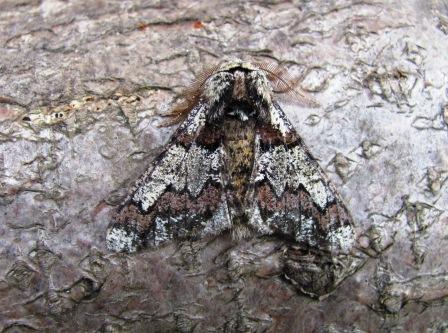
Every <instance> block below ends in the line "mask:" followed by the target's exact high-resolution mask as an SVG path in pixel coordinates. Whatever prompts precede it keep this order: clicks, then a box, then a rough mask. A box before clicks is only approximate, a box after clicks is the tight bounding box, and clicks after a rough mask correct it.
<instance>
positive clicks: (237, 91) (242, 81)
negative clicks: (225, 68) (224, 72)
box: [232, 70, 248, 101]
mask: <svg viewBox="0 0 448 333" xmlns="http://www.w3.org/2000/svg"><path fill="white" fill-rule="evenodd" d="M233 78H234V82H233V92H232V98H233V99H234V100H236V101H244V100H247V98H248V96H247V90H246V76H245V74H244V72H242V71H240V70H236V71H235V72H234V73H233Z"/></svg>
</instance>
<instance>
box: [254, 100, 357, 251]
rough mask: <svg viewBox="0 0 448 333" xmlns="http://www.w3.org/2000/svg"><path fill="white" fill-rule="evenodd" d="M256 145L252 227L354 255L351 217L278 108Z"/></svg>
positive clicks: (315, 246) (258, 133)
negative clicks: (352, 250) (350, 252)
mask: <svg viewBox="0 0 448 333" xmlns="http://www.w3.org/2000/svg"><path fill="white" fill-rule="evenodd" d="M256 141H257V143H256V146H257V154H256V155H257V158H256V163H255V166H254V174H253V178H252V179H253V180H252V182H253V184H252V188H253V191H252V194H251V195H252V200H253V202H252V205H251V214H250V215H251V218H250V221H249V223H250V224H251V225H252V227H253V228H254V229H256V230H257V231H258V232H260V233H262V234H281V235H283V236H286V237H288V238H290V239H291V240H293V241H295V242H297V243H298V244H300V245H304V246H307V247H311V248H317V249H323V250H327V251H330V252H348V251H350V249H351V247H352V245H353V242H354V237H355V236H354V229H353V222H352V219H351V217H350V214H349V213H348V211H347V209H346V207H345V205H344V204H343V202H342V200H341V198H340V196H339V195H338V193H337V191H336V190H335V188H334V187H333V186H332V184H331V182H330V181H329V179H328V177H327V176H326V175H325V174H324V172H323V171H322V169H321V168H320V166H319V165H318V163H317V161H316V160H315V159H314V158H313V157H312V155H311V154H310V153H309V151H308V149H307V148H306V146H305V145H304V144H303V142H302V140H301V139H300V137H299V136H298V134H297V132H296V131H295V129H294V128H293V126H292V125H291V123H290V122H289V120H288V119H287V117H286V115H285V113H284V112H283V111H282V109H281V107H280V106H279V105H278V104H277V103H275V102H273V103H272V106H271V108H270V121H269V123H267V124H265V125H263V126H260V127H259V129H258V131H257V140H256Z"/></svg>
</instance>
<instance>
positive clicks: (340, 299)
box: [0, 0, 448, 333]
mask: <svg viewBox="0 0 448 333" xmlns="http://www.w3.org/2000/svg"><path fill="white" fill-rule="evenodd" d="M447 15H448V5H447V4H446V3H445V2H443V1H441V0H440V1H435V0H433V1H425V0H421V1H417V0H414V1H405V0H402V1H385V0H383V1H375V2H373V1H348V0H340V1H337V0H334V1H330V0H327V1H325V0H319V1H305V0H303V1H292V2H290V1H248V2H243V1H241V2H240V1H203V2H196V1H144V0H141V1H102V0H98V1H88V0H78V1H58V0H41V1H39V0H35V1H33V0H9V1H8V0H3V1H1V2H0V45H1V53H0V74H1V75H0V220H1V223H0V251H1V252H0V253H1V255H0V331H1V332H34V331H48V332H56V331H61V332H177V331H179V332H214V331H217V332H335V333H336V332H447V330H448V304H447V299H448V298H447V297H448V260H447V258H446V248H447V246H448V228H447V222H448V219H447V214H446V211H445V207H447V204H448V194H447V191H446V187H447V185H446V179H447V177H448V136H447V134H448V132H447V128H448V127H447V124H448V102H447V101H448V84H447V75H448V56H447V55H448V42H447V38H448V36H447V33H448V16H447ZM229 56H237V57H245V58H248V57H249V58H250V57H256V58H257V59H258V60H263V59H267V60H270V61H274V62H278V63H283V64H284V66H285V67H286V68H288V69H289V70H290V71H291V73H292V74H293V75H295V76H297V77H300V78H301V79H302V83H301V86H302V87H303V88H304V89H305V90H307V91H308V92H310V94H312V95H313V96H314V97H315V98H316V99H317V100H318V101H319V102H320V103H321V105H322V107H321V108H317V109H309V108H304V107H300V106H295V105H290V106H288V107H286V111H287V113H288V115H289V117H290V118H291V120H292V121H293V123H294V124H295V126H296V128H297V129H298V131H299V133H300V134H301V136H302V138H303V139H304V141H305V142H306V143H307V145H308V146H309V148H310V150H311V151H312V153H313V154H314V155H315V156H316V157H317V158H319V160H320V164H321V166H322V167H323V168H324V169H325V170H326V172H327V174H328V175H329V176H330V177H331V178H332V179H333V181H334V183H335V185H336V187H337V188H338V190H339V191H340V193H341V195H342V196H343V198H344V200H345V202H346V204H347V206H348V208H349V210H350V212H351V214H352V215H353V217H354V219H355V221H356V223H357V227H358V228H359V233H360V238H359V246H360V248H362V252H363V253H364V255H365V263H364V265H363V266H362V267H361V268H360V269H359V270H358V271H357V272H356V273H355V274H353V275H351V276H349V277H348V278H347V279H346V280H345V281H344V282H343V283H342V284H341V286H340V287H339V288H337V289H336V290H335V291H334V292H333V293H332V294H330V295H329V296H328V297H326V298H324V299H321V300H314V299H311V298H309V297H307V296H304V295H302V294H300V293H299V292H297V290H296V289H295V288H294V286H293V285H292V284H291V283H290V282H289V281H287V280H286V279H284V278H283V276H282V274H281V269H280V268H279V265H280V261H279V256H280V255H281V251H280V250H279V249H281V246H282V241H281V240H278V239H267V238H264V239H253V240H245V241H241V242H236V241H232V240H231V238H230V237H229V236H228V235H222V236H220V237H217V238H216V239H214V240H212V241H208V242H196V243H183V244H171V245H168V246H165V247H163V248H161V249H158V250H154V251H143V252H141V253H138V254H135V255H124V254H111V253H109V252H108V251H107V250H106V248H105V230H106V227H107V224H108V216H109V214H110V213H111V211H112V210H113V209H114V206H116V205H117V204H118V203H119V202H120V201H121V200H122V198H123V197H124V196H125V194H126V191H127V189H128V188H129V186H130V185H132V183H133V181H134V180H135V179H136V177H138V176H139V175H140V174H141V173H142V172H143V171H144V170H145V168H146V167H147V166H148V164H149V163H150V161H151V160H152V158H154V156H155V154H156V152H157V151H158V149H160V147H162V146H163V144H164V143H165V142H166V140H167V139H168V137H169V135H170V134H171V133H172V131H173V129H174V128H159V127H158V126H157V125H158V124H160V121H161V117H160V115H163V113H164V112H166V111H167V110H168V109H169V108H170V106H172V104H173V103H174V102H175V100H176V97H178V96H179V91H180V88H181V87H182V86H185V85H187V84H188V82H189V81H190V80H191V79H193V77H194V74H195V73H197V72H198V71H200V70H201V69H202V66H203V65H207V64H211V63H216V62H217V61H218V60H219V59H221V58H223V57H229Z"/></svg>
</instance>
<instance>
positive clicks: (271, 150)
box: [106, 60, 354, 252]
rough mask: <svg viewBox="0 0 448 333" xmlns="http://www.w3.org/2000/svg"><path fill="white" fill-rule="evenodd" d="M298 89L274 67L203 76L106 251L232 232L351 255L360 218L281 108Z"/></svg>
mask: <svg viewBox="0 0 448 333" xmlns="http://www.w3.org/2000/svg"><path fill="white" fill-rule="evenodd" d="M293 90H294V89H293V88H292V84H291V81H290V80H288V79H285V76H284V75H283V74H282V73H281V72H280V71H278V70H277V69H274V68H273V67H272V66H271V65H264V64H259V63H250V62H245V61H242V60H235V61H230V62H223V63H221V64H219V65H217V66H215V67H214V68H212V69H210V70H209V71H206V72H205V73H204V74H202V75H201V76H200V77H199V78H198V80H197V81H196V83H195V84H194V85H193V88H192V89H191V90H189V91H187V93H186V95H185V98H186V104H185V105H183V106H182V105H181V106H180V107H178V108H177V109H175V111H174V113H173V114H174V115H175V116H176V117H177V118H178V119H182V123H181V124H180V126H179V127H178V129H177V130H176V131H175V133H174V135H173V136H172V137H171V139H170V141H169V143H168V144H167V145H166V147H165V149H164V150H163V152H162V153H161V154H160V155H159V156H158V157H157V158H156V159H155V160H154V161H153V163H152V165H151V166H150V167H149V169H148V170H147V171H146V172H145V173H144V174H143V176H142V177H141V178H140V179H139V180H138V181H137V183H136V185H135V187H134V189H133V190H132V191H131V193H130V195H129V196H128V197H127V199H126V200H125V201H124V203H123V204H122V205H121V206H120V207H119V209H118V210H117V212H116V213H115V215H114V217H113V218H112V221H111V223H110V225H109V227H108V231H107V236H106V242H107V247H108V248H109V249H110V250H111V251H116V252H135V251H137V250H139V249H142V248H145V247H154V246H159V245H161V244H163V243H164V242H167V241H169V240H173V239H175V240H185V239H188V240H197V239H200V238H202V237H207V236H210V235H218V234H220V233H223V232H225V231H230V232H231V233H232V236H233V237H234V238H236V239H242V238H246V237H251V236H261V235H273V236H278V237H282V238H284V239H286V240H288V241H291V242H294V243H297V244H298V245H301V246H306V247H312V248H314V249H322V250H325V251H348V250H349V249H350V247H351V246H352V243H353V238H354V231H353V222H352V219H351V217H350V215H349V213H348V211H347V209H346V207H345V206H344V204H343V202H342V200H341V198H340V196H339V195H338V193H337V192H336V191H335V189H334V187H333V186H332V185H331V184H330V181H329V179H328V178H327V177H326V175H325V174H324V173H323V171H322V170H321V168H320V167H319V165H318V163H317V161H316V160H315V159H314V158H313V157H312V155H311V154H310V152H309V151H308V149H307V147H306V146H305V145H304V143H303V141H302V139H301V138H300V137H299V135H298V134H297V132H296V131H295V129H294V128H293V126H292V125H291V123H290V121H289V120H288V118H287V117H286V115H285V113H284V112H283V110H282V108H281V107H280V105H279V104H278V102H277V100H276V99H275V96H277V95H279V94H282V93H287V92H290V91H293ZM298 93H299V94H300V92H298ZM299 97H300V98H302V99H305V98H306V97H305V96H304V95H299Z"/></svg>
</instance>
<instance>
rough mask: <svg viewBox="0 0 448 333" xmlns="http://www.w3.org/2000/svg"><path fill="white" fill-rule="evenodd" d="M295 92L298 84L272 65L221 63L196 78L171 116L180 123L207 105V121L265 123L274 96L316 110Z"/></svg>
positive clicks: (311, 102) (302, 95)
mask: <svg viewBox="0 0 448 333" xmlns="http://www.w3.org/2000/svg"><path fill="white" fill-rule="evenodd" d="M296 88H297V81H296V80H292V79H291V78H290V77H288V75H287V73H286V72H285V70H284V69H283V68H281V67H280V66H278V65H276V64H272V63H261V62H248V61H243V60H240V59H235V60H231V61H224V62H221V63H220V64H218V65H215V66H213V67H210V68H208V69H207V70H205V71H203V72H202V73H201V74H199V75H198V77H197V79H196V81H195V82H194V83H193V84H192V86H191V87H190V88H189V89H187V90H186V91H185V92H184V94H183V97H184V102H183V103H181V104H179V105H177V107H176V108H175V109H174V110H173V111H172V113H171V115H170V116H173V117H175V118H176V119H175V120H174V121H173V122H172V123H176V122H179V121H182V120H183V119H185V118H186V116H187V115H188V113H189V112H190V111H191V110H192V109H193V108H194V107H195V105H197V104H198V103H205V104H207V105H208V116H209V117H208V121H211V122H214V121H217V120H219V119H222V118H223V117H237V118H238V119H240V120H242V121H245V120H248V119H250V118H255V119H260V120H267V119H268V115H269V109H270V107H271V105H272V100H273V98H275V96H276V95H290V96H292V97H293V98H294V99H295V100H297V101H298V102H299V103H301V104H305V105H310V106H317V105H318V103H317V102H315V101H314V100H313V99H312V98H311V97H308V96H307V95H306V94H305V93H303V92H302V91H300V89H296Z"/></svg>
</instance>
